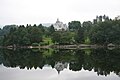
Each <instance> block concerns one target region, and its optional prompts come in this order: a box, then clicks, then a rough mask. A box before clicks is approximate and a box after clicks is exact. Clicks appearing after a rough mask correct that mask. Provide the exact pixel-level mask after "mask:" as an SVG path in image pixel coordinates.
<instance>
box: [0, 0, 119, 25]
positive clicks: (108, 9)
mask: <svg viewBox="0 0 120 80" xmlns="http://www.w3.org/2000/svg"><path fill="white" fill-rule="evenodd" d="M104 14H106V15H108V16H109V17H110V18H114V17H116V16H118V15H120V0H0V25H10V24H17V25H20V24H21V25H22V24H24V25H25V24H40V23H55V22H56V20H57V18H59V20H60V21H62V22H63V23H68V22H70V21H73V20H78V21H81V22H83V21H88V20H90V21H92V20H93V19H95V18H96V15H104Z"/></svg>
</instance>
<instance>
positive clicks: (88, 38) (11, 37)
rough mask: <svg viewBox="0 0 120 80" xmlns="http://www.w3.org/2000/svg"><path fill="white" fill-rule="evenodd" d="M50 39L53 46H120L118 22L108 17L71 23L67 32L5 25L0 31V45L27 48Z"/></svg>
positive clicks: (33, 26)
mask: <svg viewBox="0 0 120 80" xmlns="http://www.w3.org/2000/svg"><path fill="white" fill-rule="evenodd" d="M47 37H49V38H51V40H52V42H53V43H54V44H100V45H107V44H110V43H113V44H120V20H112V19H110V18H109V17H108V16H106V15H103V16H96V19H94V20H93V22H91V21H85V22H83V23H82V24H81V22H80V21H71V22H69V23H68V30H67V31H55V29H54V26H53V25H51V26H50V27H45V26H43V25H42V24H39V25H36V24H34V25H28V24H27V25H26V26H24V25H20V26H18V25H6V26H4V27H3V28H2V29H0V45H3V46H10V45H13V46H28V45H32V44H33V43H38V44H39V43H42V42H43V41H44V38H47Z"/></svg>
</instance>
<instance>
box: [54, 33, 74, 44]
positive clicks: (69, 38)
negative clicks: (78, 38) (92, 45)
mask: <svg viewBox="0 0 120 80" xmlns="http://www.w3.org/2000/svg"><path fill="white" fill-rule="evenodd" d="M52 41H53V42H54V43H59V44H72V43H73V42H74V34H73V33H72V32H68V31H58V32H54V33H53V35H52Z"/></svg>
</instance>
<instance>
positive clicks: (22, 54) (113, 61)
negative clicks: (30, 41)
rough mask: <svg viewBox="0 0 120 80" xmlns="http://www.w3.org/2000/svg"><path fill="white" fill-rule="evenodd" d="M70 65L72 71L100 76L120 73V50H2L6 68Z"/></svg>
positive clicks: (1, 59)
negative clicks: (93, 72)
mask: <svg viewBox="0 0 120 80" xmlns="http://www.w3.org/2000/svg"><path fill="white" fill-rule="evenodd" d="M58 62H61V63H66V62H67V63H69V68H70V70H73V71H80V70H81V69H82V68H83V69H84V70H89V71H91V70H92V69H93V70H94V71H95V72H97V74H98V75H108V74H110V72H114V73H116V74H117V75H119V72H120V50H118V49H114V50H106V49H95V50H91V51H89V53H88V50H87V53H86V50H30V49H25V50H24V49H17V50H15V51H13V50H5V49H3V50H0V64H3V65H4V66H6V67H19V68H20V69H24V68H25V67H27V69H31V68H35V69H36V68H37V67H39V68H42V67H43V66H44V65H45V64H48V65H51V66H52V67H53V68H54V66H55V64H56V63H58Z"/></svg>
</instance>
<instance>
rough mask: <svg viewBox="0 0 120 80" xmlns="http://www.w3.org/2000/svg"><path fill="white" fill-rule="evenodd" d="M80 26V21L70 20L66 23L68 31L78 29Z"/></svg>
mask: <svg viewBox="0 0 120 80" xmlns="http://www.w3.org/2000/svg"><path fill="white" fill-rule="evenodd" d="M80 27H81V23H80V21H71V22H69V23H68V28H69V30H70V31H75V30H78V29H79V28H80Z"/></svg>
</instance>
